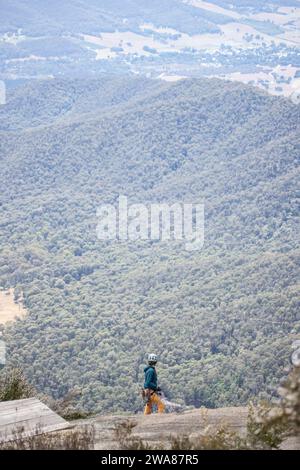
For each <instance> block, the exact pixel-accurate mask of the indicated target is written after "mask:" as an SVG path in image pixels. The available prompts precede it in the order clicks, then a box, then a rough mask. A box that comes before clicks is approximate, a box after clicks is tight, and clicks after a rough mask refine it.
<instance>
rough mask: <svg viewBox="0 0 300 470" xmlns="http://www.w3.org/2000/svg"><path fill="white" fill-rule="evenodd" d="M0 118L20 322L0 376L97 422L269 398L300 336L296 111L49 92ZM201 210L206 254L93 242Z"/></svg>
mask: <svg viewBox="0 0 300 470" xmlns="http://www.w3.org/2000/svg"><path fill="white" fill-rule="evenodd" d="M8 98H9V99H8V104H7V105H6V106H4V107H2V108H1V115H0V116H1V122H0V125H1V129H2V130H1V134H0V135H1V138H0V145H1V149H0V152H1V153H0V155H1V159H0V171H1V189H2V190H1V214H0V224H1V235H0V236H1V271H0V282H1V286H2V287H3V288H8V287H15V295H16V296H20V295H23V297H24V304H25V306H26V308H27V310H28V316H27V318H26V319H25V320H19V321H17V322H16V323H15V324H13V325H11V326H10V327H8V328H7V329H6V332H5V334H6V340H7V345H8V359H9V364H11V365H14V366H15V365H19V366H22V367H23V368H24V370H25V371H26V375H27V377H28V379H29V380H30V381H31V382H32V383H33V385H34V386H35V387H37V388H38V389H39V390H41V391H43V392H45V393H49V394H51V395H53V396H54V397H55V398H59V397H61V396H63V395H64V394H65V393H66V392H67V391H68V390H69V389H70V388H72V387H74V386H77V385H79V386H80V388H81V390H82V395H81V398H80V400H81V405H82V406H84V407H85V408H87V409H90V410H94V411H96V410H97V411H100V412H104V411H107V410H109V411H115V410H128V409H130V410H137V409H139V408H140V406H141V403H140V398H139V395H138V387H139V386H140V384H141V383H142V375H143V374H142V370H143V364H144V362H145V354H146V353H147V352H149V351H155V352H157V353H158V354H159V356H160V365H159V378H160V382H161V385H162V387H163V388H164V390H165V391H166V393H167V395H168V396H169V397H170V398H174V399H182V400H184V401H185V402H186V403H187V404H189V405H195V406H201V405H205V406H210V407H215V406H223V405H228V404H235V405H237V404H244V403H246V402H247V401H248V400H249V399H250V398H253V397H267V396H271V395H272V394H273V393H274V390H276V388H277V385H278V383H279V381H280V379H281V378H282V377H283V376H284V373H285V372H284V371H285V367H286V366H287V364H288V361H289V354H290V345H291V343H292V340H293V338H295V337H296V335H297V334H299V329H300V328H299V327H300V322H299V320H300V318H299V308H298V307H299V289H298V284H297V283H298V282H299V270H298V265H299V249H297V239H298V233H297V228H298V226H297V216H298V215H299V212H298V208H297V205H296V198H297V192H296V188H297V182H298V179H299V171H298V163H299V148H300V140H299V135H300V134H299V130H300V129H299V127H300V120H299V117H300V108H299V106H296V105H294V104H292V103H290V102H288V101H287V100H284V99H281V98H275V97H270V96H268V95H266V94H265V93H263V92H259V91H258V90H256V89H254V88H251V87H246V86H243V85H241V84H236V83H228V82H223V81H219V80H201V81H197V80H195V81H192V80H191V81H190V80H185V81H181V82H178V83H176V84H170V83H161V82H159V81H151V80H142V79H137V80H132V79H128V80H124V81H122V82H121V81H120V80H118V79H114V78H112V77H109V78H105V79H102V80H99V81H88V82H81V81H71V82H67V81H45V82H41V83H40V84H39V85H38V86H36V85H35V86H34V87H33V86H28V85H27V86H26V87H23V88H19V89H16V90H15V91H14V92H11V95H10V96H9V97H8ZM119 194H125V195H127V196H128V198H129V202H130V203H134V202H141V203H153V202H157V201H158V202H167V203H174V202H194V203H198V202H199V201H204V203H205V244H204V248H203V249H202V250H201V251H192V252H189V251H186V250H185V248H184V244H183V243H181V242H180V241H176V242H175V241H172V242H161V241H152V242H150V241H137V242H130V243H125V242H120V241H107V242H103V241H100V240H98V239H97V237H96V224H97V218H96V209H97V207H98V206H99V205H100V204H102V203H104V202H105V203H114V202H115V201H116V200H117V197H118V195H119Z"/></svg>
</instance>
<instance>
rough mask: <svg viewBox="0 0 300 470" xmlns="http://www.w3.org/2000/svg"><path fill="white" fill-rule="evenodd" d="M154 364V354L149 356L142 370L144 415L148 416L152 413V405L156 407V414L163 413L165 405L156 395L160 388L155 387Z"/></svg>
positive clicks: (155, 357) (155, 359) (155, 358)
mask: <svg viewBox="0 0 300 470" xmlns="http://www.w3.org/2000/svg"><path fill="white" fill-rule="evenodd" d="M156 363H157V356H156V354H149V356H148V366H147V367H145V369H144V373H145V382H144V390H143V396H144V398H145V399H146V400H147V402H146V406H145V410H144V414H145V415H150V414H151V413H152V410H153V406H154V405H155V406H157V411H158V413H163V412H164V411H165V405H164V404H163V402H162V401H161V398H160V396H159V394H158V392H159V391H160V388H159V387H158V386H157V374H156V370H155V366H156Z"/></svg>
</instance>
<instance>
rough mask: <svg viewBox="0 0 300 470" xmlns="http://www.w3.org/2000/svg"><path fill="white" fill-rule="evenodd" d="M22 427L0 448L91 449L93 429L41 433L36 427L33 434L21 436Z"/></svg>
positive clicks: (90, 427) (87, 427)
mask: <svg viewBox="0 0 300 470" xmlns="http://www.w3.org/2000/svg"><path fill="white" fill-rule="evenodd" d="M23 431H24V429H23V428H17V429H16V430H15V432H14V437H13V440H12V441H10V442H4V443H0V450H93V449H94V444H95V429H94V427H93V426H85V427H82V428H76V429H71V430H66V431H60V432H51V433H47V434H41V433H40V430H39V429H38V428H37V429H36V432H35V435H34V436H31V437H23V436H22V434H23Z"/></svg>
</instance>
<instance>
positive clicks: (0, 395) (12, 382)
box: [0, 368, 35, 401]
mask: <svg viewBox="0 0 300 470" xmlns="http://www.w3.org/2000/svg"><path fill="white" fill-rule="evenodd" d="M34 395H35V390H34V388H33V387H32V386H31V385H29V384H28V382H27V380H26V379H25V377H24V375H23V373H22V371H21V370H20V369H18V368H15V369H8V370H3V371H1V373H0V401H9V400H20V399H22V398H30V397H33V396H34Z"/></svg>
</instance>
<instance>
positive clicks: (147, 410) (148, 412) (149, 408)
mask: <svg viewBox="0 0 300 470" xmlns="http://www.w3.org/2000/svg"><path fill="white" fill-rule="evenodd" d="M151 399H152V397H150V398H149V400H148V401H147V403H146V406H145V409H144V415H151V413H152V403H151Z"/></svg>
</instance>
